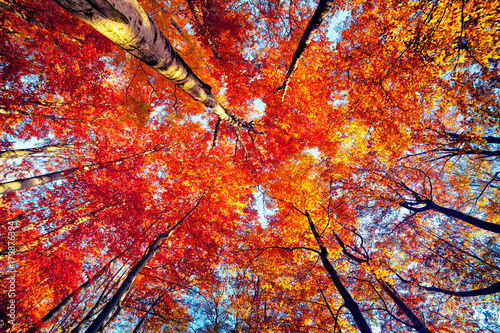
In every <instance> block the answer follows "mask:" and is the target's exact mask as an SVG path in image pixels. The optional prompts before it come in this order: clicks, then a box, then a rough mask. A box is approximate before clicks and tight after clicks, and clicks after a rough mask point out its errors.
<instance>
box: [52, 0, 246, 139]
mask: <svg viewBox="0 0 500 333" xmlns="http://www.w3.org/2000/svg"><path fill="white" fill-rule="evenodd" d="M54 1H55V2H56V3H57V4H58V5H60V6H61V7H63V8H65V9H66V10H68V11H69V12H70V13H72V14H73V15H75V16H76V17H78V18H79V19H81V20H82V21H84V22H85V23H87V24H89V25H90V26H92V27H93V28H94V29H96V30H97V31H99V32H100V33H102V34H103V35H104V36H106V37H107V38H109V39H110V40H111V41H112V42H114V43H116V44H117V45H119V46H120V47H122V48H123V49H124V50H126V51H127V52H129V53H131V54H132V55H133V56H134V57H136V58H137V59H139V60H141V61H142V62H144V63H145V64H146V65H148V66H149V67H151V68H153V69H154V70H156V71H157V72H158V73H160V74H161V75H163V76H164V77H166V78H167V79H169V80H170V81H172V82H174V83H175V84H176V85H177V86H178V87H180V88H181V89H182V90H184V91H185V92H186V93H188V95H189V96H191V98H193V99H194V100H196V101H199V102H201V103H203V105H205V106H206V107H208V108H210V109H212V110H213V111H214V112H215V114H216V115H217V116H219V118H221V119H222V120H224V121H225V122H227V123H228V124H230V125H231V126H233V127H242V128H244V129H246V130H248V131H253V132H256V131H255V130H254V129H253V125H252V124H251V123H248V122H245V121H243V120H242V119H240V118H239V117H237V116H236V115H233V114H232V113H230V112H228V111H227V110H226V109H224V107H223V106H222V105H220V104H219V102H218V101H217V100H216V99H215V96H214V95H212V93H211V87H210V86H209V85H208V84H206V83H204V82H203V81H202V80H201V79H200V78H199V77H197V76H196V75H195V74H194V73H193V71H192V70H191V68H190V67H189V66H188V65H187V64H186V63H185V61H184V60H183V59H182V58H181V57H180V56H179V55H178V54H177V52H176V51H175V49H174V48H173V47H172V45H171V44H170V42H169V41H168V40H167V39H166V38H165V36H164V35H163V34H162V32H161V31H160V30H159V29H158V28H157V27H156V26H155V24H154V23H153V21H152V20H151V19H150V18H149V16H148V15H147V14H146V13H145V12H144V10H143V9H142V7H140V6H139V4H138V3H137V1H136V0H109V1H108V0H54Z"/></svg>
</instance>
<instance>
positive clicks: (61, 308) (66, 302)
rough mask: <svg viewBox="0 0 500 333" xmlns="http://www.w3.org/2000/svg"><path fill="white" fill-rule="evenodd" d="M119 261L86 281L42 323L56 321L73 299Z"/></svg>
mask: <svg viewBox="0 0 500 333" xmlns="http://www.w3.org/2000/svg"><path fill="white" fill-rule="evenodd" d="M117 260H118V256H117V257H115V258H114V259H113V260H111V261H110V262H108V263H107V264H106V265H105V266H104V267H102V268H101V269H100V270H99V273H97V274H95V275H94V276H93V277H92V278H91V279H90V280H88V281H86V282H85V283H83V284H82V285H81V286H79V287H78V288H77V289H76V290H75V291H73V292H72V293H71V294H69V295H68V296H66V298H64V299H63V300H62V301H61V302H60V303H59V304H57V305H56V306H55V307H54V308H52V310H50V311H49V313H47V314H46V315H45V316H44V317H43V318H42V321H43V322H44V323H48V322H49V321H51V320H52V319H54V318H55V317H56V316H57V315H58V314H59V313H61V311H63V310H64V309H65V308H66V307H67V306H68V305H69V304H71V302H72V301H73V299H74V298H75V297H76V296H78V294H80V293H82V292H85V290H87V289H88V288H89V287H90V286H91V285H92V284H93V283H94V282H95V281H97V280H98V279H99V278H100V277H101V276H102V275H103V274H104V273H106V271H107V270H108V268H111V266H112V265H113V264H114V263H115V262H116V261H117Z"/></svg>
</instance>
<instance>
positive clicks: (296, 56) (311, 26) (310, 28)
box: [276, 0, 334, 101]
mask: <svg viewBox="0 0 500 333" xmlns="http://www.w3.org/2000/svg"><path fill="white" fill-rule="evenodd" d="M333 3H334V1H333V0H321V1H320V2H319V4H318V7H317V8H316V11H315V12H314V14H313V16H312V17H311V20H310V21H309V23H308V24H307V27H306V30H304V33H303V34H302V38H301V39H300V42H299V45H297V49H296V50H295V52H294V53H293V57H292V63H291V64H290V67H289V68H288V72H287V73H286V77H285V81H284V82H283V85H282V86H281V87H279V88H278V89H276V90H283V95H282V97H281V100H282V101H283V99H284V98H285V95H286V91H287V90H288V83H289V82H290V78H291V77H292V75H293V73H294V72H295V71H296V70H297V68H298V67H299V60H300V58H301V57H302V54H303V53H304V51H305V50H306V48H307V46H309V44H310V43H311V40H312V38H313V36H314V34H315V33H316V31H318V29H319V27H320V25H321V23H323V20H324V19H325V16H326V14H327V13H328V11H330V9H331V8H332V6H333Z"/></svg>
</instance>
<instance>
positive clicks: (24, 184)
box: [0, 147, 167, 195]
mask: <svg viewBox="0 0 500 333" xmlns="http://www.w3.org/2000/svg"><path fill="white" fill-rule="evenodd" d="M165 149H167V148H166V147H163V148H157V147H155V148H154V149H152V150H147V151H145V152H142V153H138V154H135V155H131V156H127V157H122V158H120V159H118V160H114V161H110V162H105V163H100V164H93V165H86V166H83V167H78V168H72V169H67V170H63V171H58V172H52V173H48V174H46V175H42V176H36V177H31V178H25V179H17V180H13V181H10V182H5V183H1V184H0V195H1V194H6V193H10V192H14V191H19V190H24V189H27V188H30V187H33V186H37V185H43V184H47V183H50V182H53V181H56V180H60V179H64V178H66V177H68V176H71V175H73V174H77V173H80V172H83V171H90V170H97V169H101V168H104V167H105V166H106V165H108V164H120V163H122V162H123V161H125V160H128V159H131V158H134V157H138V156H144V155H149V154H152V153H155V152H158V151H161V150H165Z"/></svg>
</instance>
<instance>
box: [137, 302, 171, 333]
mask: <svg viewBox="0 0 500 333" xmlns="http://www.w3.org/2000/svg"><path fill="white" fill-rule="evenodd" d="M163 296H165V294H163V295H160V296H159V297H157V298H156V299H155V301H154V302H153V304H151V306H150V307H149V309H148V310H147V311H146V312H145V313H144V315H143V316H142V318H141V320H139V322H138V323H137V325H135V327H134V331H133V332H132V333H139V329H140V328H141V326H142V325H143V324H144V322H145V320H146V318H147V316H148V315H149V313H150V312H151V311H152V310H153V308H154V307H155V305H156V304H157V303H158V302H159V301H160V300H161V299H162V298H163Z"/></svg>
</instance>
